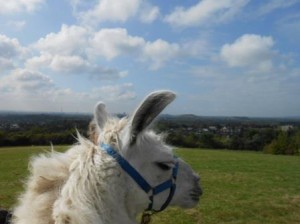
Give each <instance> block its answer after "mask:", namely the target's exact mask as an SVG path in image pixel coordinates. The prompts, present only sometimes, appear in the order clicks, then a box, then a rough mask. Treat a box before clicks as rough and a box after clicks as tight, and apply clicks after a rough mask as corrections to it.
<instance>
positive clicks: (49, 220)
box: [13, 92, 201, 224]
mask: <svg viewBox="0 0 300 224" xmlns="http://www.w3.org/2000/svg"><path fill="white" fill-rule="evenodd" d="M161 99H163V100H161ZM173 99H174V94H173V95H172V94H170V92H156V93H153V94H152V95H150V96H148V97H147V98H146V100H145V101H144V102H143V103H142V104H141V106H140V107H139V108H138V109H137V111H136V112H135V114H134V116H133V117H132V118H131V119H114V118H108V115H107V112H106V111H105V105H104V104H103V103H99V104H98V105H97V107H96V110H95V120H94V122H93V124H94V125H96V126H95V127H94V128H93V129H92V130H93V131H94V133H93V134H92V135H91V139H92V141H90V140H87V139H85V138H83V137H81V136H80V135H79V134H78V144H77V145H75V146H73V147H71V148H70V149H69V150H68V151H66V152H65V153H59V152H55V151H54V150H52V152H50V153H47V154H43V155H40V156H37V157H34V158H33V159H32V160H31V162H30V177H29V179H28V181H27V182H26V186H25V188H26V189H25V193H24V194H23V195H21V197H20V198H19V204H18V205H17V206H16V208H15V209H14V216H13V223H14V224H44V223H45V224H87V223H88V224H119V223H124V224H132V223H137V221H136V217H137V215H138V213H140V212H142V211H143V210H144V209H146V208H147V206H148V204H149V197H148V195H147V194H146V193H145V192H144V191H143V190H142V189H140V188H139V187H138V185H137V184H136V183H135V182H134V181H133V180H132V179H131V177H129V176H128V175H127V173H125V172H124V171H123V170H122V168H121V167H120V166H119V164H118V163H117V162H116V161H115V160H114V159H113V158H112V157H111V156H109V155H107V154H106V153H105V152H104V151H102V150H101V149H100V146H99V143H101V142H102V143H106V144H109V145H111V146H112V147H113V148H114V149H115V150H117V151H118V152H119V153H120V154H122V155H123V156H124V158H126V159H127V160H128V161H129V162H130V163H131V165H132V166H134V167H135V168H136V169H137V170H138V171H139V172H140V174H141V175H142V176H143V177H144V178H146V180H147V181H148V182H149V183H150V184H151V185H152V186H156V185H158V184H160V183H162V182H163V181H165V180H167V179H168V178H170V175H171V168H172V166H173V165H174V157H173V154H172V150H171V148H170V147H169V146H167V145H165V143H164V142H163V138H162V137H160V136H159V135H156V134H155V133H154V132H152V131H148V130H146V128H147V127H148V126H149V125H150V123H151V122H152V121H153V119H154V118H155V117H156V116H157V115H158V114H159V113H160V112H161V111H162V110H163V109H164V107H165V106H166V105H167V104H168V103H169V102H171V101H172V100H173ZM153 108H154V109H153ZM155 108H158V109H155ZM96 139H97V140H96ZM157 164H160V165H161V164H163V165H164V166H167V168H168V167H170V170H169V169H167V170H161V169H160V168H159V167H160V166H157ZM179 167H180V168H179V172H178V177H177V190H176V192H175V195H174V197H173V199H172V201H171V204H172V205H178V206H182V207H193V206H195V205H196V204H197V203H198V200H199V197H200V195H201V189H200V186H199V183H198V181H199V176H198V175H197V174H195V173H194V172H193V171H192V169H191V168H190V167H189V166H188V165H187V164H186V163H185V162H184V161H182V160H179ZM167 196H168V192H162V193H160V194H159V195H158V196H157V197H156V198H155V201H154V207H155V206H156V207H158V208H159V207H160V206H161V205H162V203H163V202H164V201H165V200H166V198H167Z"/></svg>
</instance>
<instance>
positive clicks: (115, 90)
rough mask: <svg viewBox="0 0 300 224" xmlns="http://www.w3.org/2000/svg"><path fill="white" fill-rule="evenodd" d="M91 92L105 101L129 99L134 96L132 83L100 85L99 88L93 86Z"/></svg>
mask: <svg viewBox="0 0 300 224" xmlns="http://www.w3.org/2000/svg"><path fill="white" fill-rule="evenodd" d="M93 93H94V94H95V95H98V96H101V97H102V98H103V99H105V100H107V101H114V100H131V99H134V98H135V97H136V94H135V92H134V89H133V84H132V83H124V84H120V85H108V86H102V87H100V88H95V89H94V90H93Z"/></svg>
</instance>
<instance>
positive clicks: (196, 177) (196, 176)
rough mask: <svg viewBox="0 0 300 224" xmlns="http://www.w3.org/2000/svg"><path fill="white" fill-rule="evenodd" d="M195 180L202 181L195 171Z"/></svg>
mask: <svg viewBox="0 0 300 224" xmlns="http://www.w3.org/2000/svg"><path fill="white" fill-rule="evenodd" d="M194 180H195V182H199V181H200V176H199V175H198V174H196V173H194Z"/></svg>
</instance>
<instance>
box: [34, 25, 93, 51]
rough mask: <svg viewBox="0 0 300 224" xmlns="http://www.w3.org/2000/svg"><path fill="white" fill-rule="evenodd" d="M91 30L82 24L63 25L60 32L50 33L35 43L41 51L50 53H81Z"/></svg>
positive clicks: (35, 46)
mask: <svg viewBox="0 0 300 224" xmlns="http://www.w3.org/2000/svg"><path fill="white" fill-rule="evenodd" d="M88 36H89V31H88V30H87V29H86V28H84V27H81V26H75V25H73V26H67V25H62V27H61V30H60V31H59V32H58V33H50V34H48V35H47V36H46V37H44V38H41V39H39V40H38V42H37V43H36V44H34V45H33V47H34V48H36V49H38V50H40V51H41V52H46V53H49V54H62V55H71V54H81V53H83V52H84V50H85V48H86V46H87V41H88Z"/></svg>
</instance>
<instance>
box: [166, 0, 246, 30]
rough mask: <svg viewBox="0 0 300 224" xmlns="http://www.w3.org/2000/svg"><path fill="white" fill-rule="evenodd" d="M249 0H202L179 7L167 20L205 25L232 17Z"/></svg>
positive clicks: (188, 25)
mask: <svg viewBox="0 0 300 224" xmlns="http://www.w3.org/2000/svg"><path fill="white" fill-rule="evenodd" d="M248 2H249V0H224V1H215V0H202V1H199V2H198V3H197V4H196V5H193V6H191V7H190V8H183V7H177V8H175V10H174V11H173V12H172V13H171V14H169V15H167V16H166V17H165V19H164V20H165V22H167V23H169V24H171V25H172V26H178V27H195V26H205V25H211V24H214V23H223V22H225V21H228V20H230V19H232V18H233V17H234V16H235V15H236V14H237V13H238V12H239V11H240V10H241V8H243V7H244V6H245V5H246V4H247V3H248Z"/></svg>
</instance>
